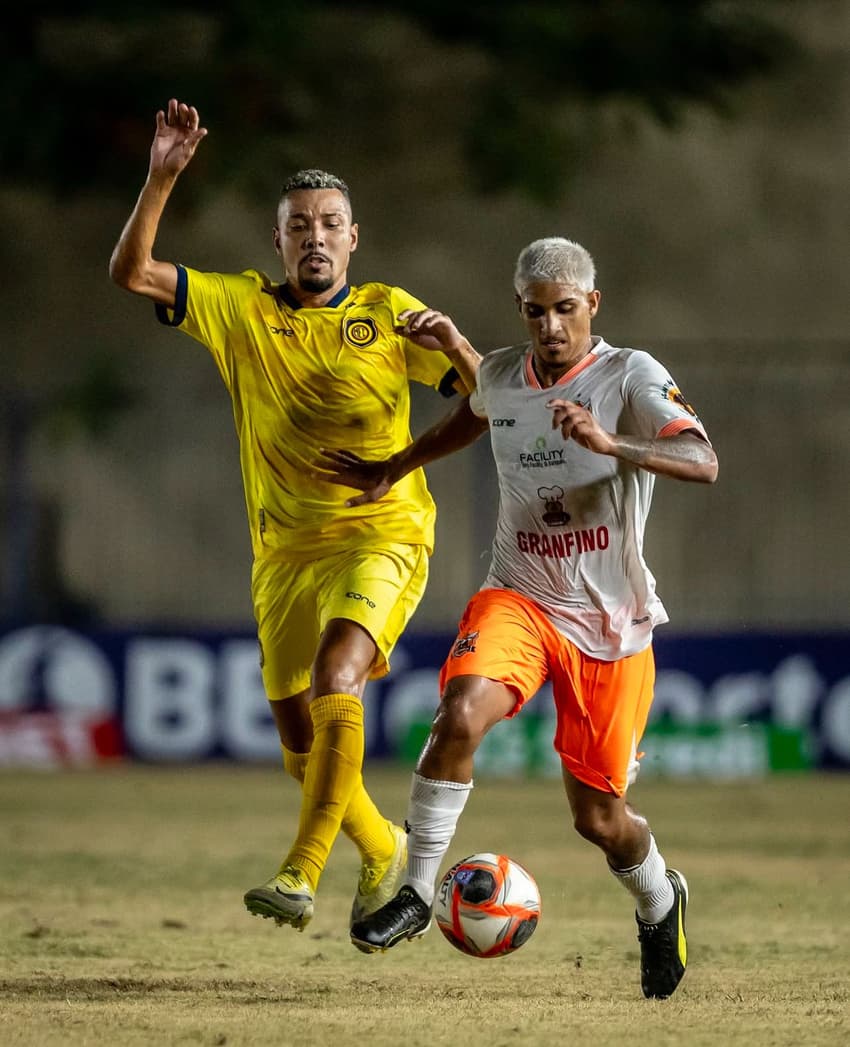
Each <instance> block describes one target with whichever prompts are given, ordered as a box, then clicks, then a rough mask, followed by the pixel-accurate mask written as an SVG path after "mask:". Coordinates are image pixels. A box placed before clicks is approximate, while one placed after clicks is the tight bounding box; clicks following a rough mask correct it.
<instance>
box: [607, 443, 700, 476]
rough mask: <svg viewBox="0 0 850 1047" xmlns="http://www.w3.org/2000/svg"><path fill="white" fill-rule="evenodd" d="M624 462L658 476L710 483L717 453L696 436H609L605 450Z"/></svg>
mask: <svg viewBox="0 0 850 1047" xmlns="http://www.w3.org/2000/svg"><path fill="white" fill-rule="evenodd" d="M608 453H609V454H611V455H613V457H615V458H619V459H621V460H622V461H624V462H631V463H632V464H633V465H637V466H640V468H642V469H647V470H648V471H649V472H651V473H658V474H659V475H661V476H671V477H673V479H676V480H690V481H693V482H696V483H714V481H715V480H716V479H717V455H716V454H715V453H714V450H713V448H712V447H711V446H710V445H709V444H708V443H707V442H706V441H705V440H703V439H701V438H700V437H698V436H688V435H685V434H680V435H678V436H667V437H661V438H659V439H654V440H645V439H641V438H640V437H637V436H612V438H611V450H610V451H609V452H608Z"/></svg>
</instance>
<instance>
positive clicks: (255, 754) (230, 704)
mask: <svg viewBox="0 0 850 1047" xmlns="http://www.w3.org/2000/svg"><path fill="white" fill-rule="evenodd" d="M221 690H222V721H221V733H222V742H223V744H224V747H225V749H227V750H228V751H229V752H230V753H231V754H232V755H233V756H235V757H236V758H237V759H238V760H273V759H279V758H280V738H279V737H278V733H277V728H276V727H275V725H274V719H273V718H272V714H271V711H270V709H269V703H268V700H267V699H266V692H265V688H264V687H263V674H262V671H261V670H260V659H259V653H258V650H257V642H256V640H232V641H230V642H229V643H225V644H224V645H223V646H222V648H221Z"/></svg>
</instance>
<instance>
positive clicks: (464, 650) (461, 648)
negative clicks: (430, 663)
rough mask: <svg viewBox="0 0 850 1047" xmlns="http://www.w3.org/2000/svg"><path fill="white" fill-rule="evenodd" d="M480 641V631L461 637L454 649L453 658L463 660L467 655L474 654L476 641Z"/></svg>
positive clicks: (456, 641)
mask: <svg viewBox="0 0 850 1047" xmlns="http://www.w3.org/2000/svg"><path fill="white" fill-rule="evenodd" d="M477 639H478V631H477V630H476V631H475V632H474V633H467V634H466V635H465V636H459V637H458V638H457V639H456V640H455V644H454V647H452V658H461V657H462V656H463V655H465V654H472V652H473V651H474V650H475V641H476V640H477Z"/></svg>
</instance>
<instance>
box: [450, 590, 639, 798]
mask: <svg viewBox="0 0 850 1047" xmlns="http://www.w3.org/2000/svg"><path fill="white" fill-rule="evenodd" d="M467 675H473V676H486V677H487V678H488V679H491V680H498V681H500V682H501V683H503V684H505V686H507V687H509V688H510V689H511V690H512V691H513V692H514V694H515V695H516V698H517V702H516V705H515V706H514V708H513V710H512V712H511V713H510V714H509V715H510V716H516V714H517V713H518V712H519V711H520V709H521V708H522V707H523V705H525V703H526V702H527V701H528V700H529V699H531V698H532V697H533V696H534V695H535V694H536V693H537V691H538V690H539V689H540V688H541V687H542V686H543V684H544V683H545V682H546V681H547V680H551V681H552V690H553V693H554V697H555V711H556V716H557V720H556V727H555V738H554V746H555V750H556V752H557V753H558V754H559V755H560V757H561V762H562V763H563V765H564V767H566V769H567V770H568V771H569V772H570V774H572V775H573V776H574V777H575V778H578V780H579V781H581V782H584V783H585V784H586V785H590V786H592V787H593V788H594V789H601V790H602V791H603V792H612V793H615V794H616V795H617V796H622V795H623V794H624V793H625V791H626V789H627V788H628V786H629V784H631V782H632V781H633V780H634V777H635V775H636V774H637V768H638V764H637V757H638V754H637V751H636V750H637V745H638V743H639V741H640V739H641V737H642V735H643V732H644V730H645V728H646V720H647V717H648V716H649V707H650V705H651V704H652V695H653V688H654V686H655V659H654V657H653V653H652V648H651V647H647V648H645V649H644V650H643V651H639V652H638V653H637V654H632V655H629V656H627V657H625V658H619V659H617V661H614V662H604V661H601V660H600V659H599V658H591V656H590V655H588V654H585V653H584V652H583V651H580V650H579V649H578V647H576V646H575V644H573V643H571V642H570V641H569V640H568V639H567V638H566V637H565V636H564V635H563V634H562V633H559V632H558V630H557V629H556V628H555V626H554V625H553V624H552V621H551V619H550V618H549V617H548V616H547V615H546V614H544V612H543V610H542V608H540V607H539V606H538V605H537V604H536V603H534V601H533V600H529V599H528V598H527V597H524V596H521V595H520V594H519V593H516V592H512V591H510V590H505V589H482V590H481V591H480V592H478V593H476V594H475V595H474V596H473V597H472V599H471V600H470V601H469V603H468V604H467V607H466V610H465V612H464V615H463V618H462V619H461V621H460V628H459V632H458V636H457V639H456V640H455V642H454V645H453V647H452V649H451V652H450V653H449V656H448V658H447V659H446V661H445V663H444V665H443V668H442V670H441V673H440V693H443V691H444V689H445V685H446V683H447V682H448V681H449V680H451V679H453V678H454V677H456V676H467Z"/></svg>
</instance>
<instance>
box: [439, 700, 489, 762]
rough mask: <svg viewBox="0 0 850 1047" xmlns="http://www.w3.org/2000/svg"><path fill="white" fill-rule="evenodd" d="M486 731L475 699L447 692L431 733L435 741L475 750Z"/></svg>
mask: <svg viewBox="0 0 850 1047" xmlns="http://www.w3.org/2000/svg"><path fill="white" fill-rule="evenodd" d="M485 731H486V724H485V723H484V722H482V717H481V714H480V711H479V710H478V708H477V707H476V703H475V701H474V699H473V698H472V697H471V696H469V695H468V694H465V693H464V692H463V691H449V692H447V693H446V695H445V696H444V697H443V700H442V702H441V703H440V707H439V709H438V710H437V715H436V716H435V717H434V723H433V726H432V730H431V733H432V736H433V737H434V738H435V740H437V741H439V742H440V743H443V744H446V745H453V746H458V745H461V746H463V747H464V748H466V749H475V748H477V747H478V744H479V743H480V741H481V739H482V737H483V736H484V733H485Z"/></svg>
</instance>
